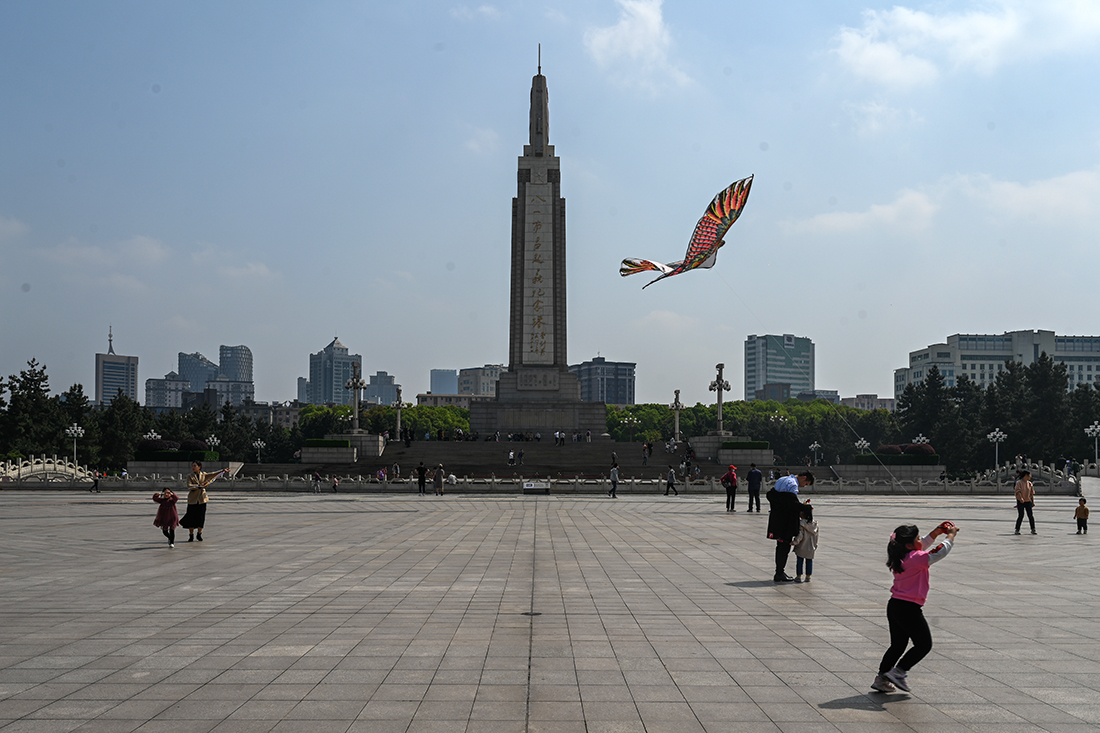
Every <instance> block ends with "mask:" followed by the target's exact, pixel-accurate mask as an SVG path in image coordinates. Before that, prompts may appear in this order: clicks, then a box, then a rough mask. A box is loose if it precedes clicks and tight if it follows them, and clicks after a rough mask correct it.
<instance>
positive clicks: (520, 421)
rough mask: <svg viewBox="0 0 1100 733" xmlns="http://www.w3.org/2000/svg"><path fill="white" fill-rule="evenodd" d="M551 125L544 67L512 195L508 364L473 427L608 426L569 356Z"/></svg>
mask: <svg viewBox="0 0 1100 733" xmlns="http://www.w3.org/2000/svg"><path fill="white" fill-rule="evenodd" d="M549 127H550V106H549V100H548V96H547V90H546V77H545V76H543V75H542V67H541V66H540V67H539V73H538V74H537V75H536V76H535V77H534V79H532V81H531V116H530V131H529V132H530V143H529V144H527V145H524V146H523V155H522V156H520V158H519V171H518V175H517V179H518V181H517V182H518V191H517V196H516V198H514V199H512V271H511V280H512V287H511V298H510V307H509V312H510V320H509V329H508V330H509V333H508V370H507V371H506V372H501V375H500V381H499V382H498V383H497V395H496V399H495V400H492V401H484V402H474V403H472V404H471V405H470V429H471V430H474V431H477V432H479V433H481V434H483V435H484V434H491V433H493V432H496V431H498V430H499V431H500V432H502V433H517V432H522V433H535V432H541V433H548V432H550V433H552V432H554V431H555V430H564V431H565V432H567V433H572V432H581V433H585V432H588V431H591V433H592V435H593V436H599V435H603V434H604V433H605V432H606V431H607V407H606V405H604V403H602V402H582V401H581V386H580V381H579V380H578V378H577V376H576V375H575V374H572V373H571V372H570V371H569V365H568V362H567V361H566V303H565V298H566V296H565V199H563V198H562V196H561V168H560V161H559V159H558V157H557V156H556V155H554V146H553V145H550V142H549V140H550V134H549Z"/></svg>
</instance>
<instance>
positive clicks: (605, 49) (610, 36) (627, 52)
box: [584, 0, 691, 93]
mask: <svg viewBox="0 0 1100 733" xmlns="http://www.w3.org/2000/svg"><path fill="white" fill-rule="evenodd" d="M616 1H617V2H618V4H619V8H620V15H619V22H618V23H616V24H615V25H613V26H610V27H607V28H591V29H589V30H588V31H586V32H585V34H584V45H585V46H586V47H587V48H588V53H589V54H591V56H592V58H593V59H594V60H595V61H596V64H597V66H599V67H600V68H601V69H603V70H604V71H606V72H608V73H609V74H610V75H611V76H612V77H613V78H614V79H615V80H616V81H618V82H619V83H621V84H623V85H625V86H628V87H636V88H641V89H644V90H646V91H649V92H651V93H655V92H657V91H659V90H660V89H661V88H663V87H666V86H668V85H669V84H672V85H675V86H684V85H686V84H689V83H690V82H691V79H690V78H689V77H688V76H687V75H686V74H685V73H683V72H682V71H680V70H679V69H678V68H677V67H676V66H675V64H673V63H672V62H671V61H670V60H669V58H668V52H669V49H670V48H671V46H672V37H671V34H670V33H669V30H668V26H666V25H665V21H664V18H663V16H662V12H661V0H616Z"/></svg>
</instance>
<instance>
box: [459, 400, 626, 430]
mask: <svg viewBox="0 0 1100 733" xmlns="http://www.w3.org/2000/svg"><path fill="white" fill-rule="evenodd" d="M470 430H471V431H474V432H476V433H478V434H479V435H482V436H485V435H492V434H493V433H495V432H497V431H498V430H499V431H500V432H501V434H507V433H542V437H543V438H546V437H548V436H549V435H551V434H553V433H554V431H555V430H564V431H565V432H566V433H574V432H579V433H586V432H589V431H591V433H592V437H593V438H598V437H600V436H602V435H604V434H605V433H606V432H607V406H606V405H605V404H604V403H602V402H550V401H546V402H537V403H535V402H532V403H526V404H524V403H511V402H474V403H471V404H470Z"/></svg>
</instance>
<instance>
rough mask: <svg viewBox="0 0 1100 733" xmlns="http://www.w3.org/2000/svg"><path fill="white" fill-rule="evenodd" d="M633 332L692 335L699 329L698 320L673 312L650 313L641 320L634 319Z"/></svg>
mask: <svg viewBox="0 0 1100 733" xmlns="http://www.w3.org/2000/svg"><path fill="white" fill-rule="evenodd" d="M632 326H633V329H634V331H636V332H638V333H678V334H683V333H692V332H694V331H696V330H697V329H698V328H699V319H698V318H696V317H694V316H689V315H684V314H683V313H676V312H675V311H663V310H655V311H650V312H649V313H648V314H647V315H645V316H643V317H642V318H638V319H635V320H634V322H633V324H632Z"/></svg>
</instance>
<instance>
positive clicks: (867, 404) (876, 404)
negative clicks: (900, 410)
mask: <svg viewBox="0 0 1100 733" xmlns="http://www.w3.org/2000/svg"><path fill="white" fill-rule="evenodd" d="M840 404H842V405H844V406H846V407H854V408H856V409H857V410H886V411H887V412H893V411H894V405H895V404H896V400H894V399H893V398H891V397H879V396H878V395H877V394H857V395H856V396H855V397H844V398H841V400H840Z"/></svg>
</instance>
